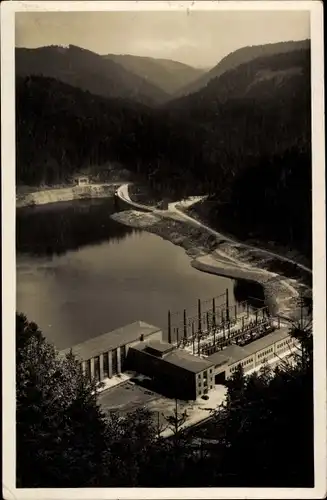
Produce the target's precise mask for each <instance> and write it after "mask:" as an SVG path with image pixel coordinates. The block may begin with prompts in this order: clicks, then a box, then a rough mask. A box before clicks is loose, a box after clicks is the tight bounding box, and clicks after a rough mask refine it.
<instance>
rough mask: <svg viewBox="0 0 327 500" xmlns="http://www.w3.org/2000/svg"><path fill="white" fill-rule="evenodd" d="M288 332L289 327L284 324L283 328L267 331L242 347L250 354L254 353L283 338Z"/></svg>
mask: <svg viewBox="0 0 327 500" xmlns="http://www.w3.org/2000/svg"><path fill="white" fill-rule="evenodd" d="M289 334H290V333H289V328H288V327H287V326H285V327H283V328H280V329H279V330H275V331H273V332H271V333H268V335H265V336H264V337H261V338H260V339H257V340H254V341H253V342H251V343H250V344H247V345H245V346H243V349H245V350H246V351H247V352H248V353H249V354H248V355H249V356H250V355H251V354H255V353H256V352H258V351H261V350H262V349H265V348H266V347H269V346H270V345H272V344H275V343H276V342H278V341H280V340H283V339H285V338H286V337H288V336H289Z"/></svg>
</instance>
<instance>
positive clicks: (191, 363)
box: [133, 342, 214, 373]
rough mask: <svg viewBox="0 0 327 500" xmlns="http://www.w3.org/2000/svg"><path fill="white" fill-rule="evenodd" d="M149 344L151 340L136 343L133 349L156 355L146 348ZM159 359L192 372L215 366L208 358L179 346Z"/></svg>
mask: <svg viewBox="0 0 327 500" xmlns="http://www.w3.org/2000/svg"><path fill="white" fill-rule="evenodd" d="M149 344H150V342H140V343H139V344H136V345H134V346H133V349H136V350H137V351H143V352H145V354H147V355H148V356H154V357H155V355H154V354H151V353H150V352H149V351H147V350H146V348H147V347H148V346H149ZM168 345H170V344H168ZM159 359H160V360H161V362H162V363H169V364H171V365H174V366H178V367H179V368H182V369H184V370H187V371H189V372H192V373H198V372H202V371H203V370H206V369H207V368H211V367H213V366H214V364H213V363H212V362H211V361H210V360H208V359H203V358H200V357H198V356H193V354H190V353H188V352H187V351H185V350H184V349H177V348H175V349H174V351H173V352H170V353H169V354H167V355H166V356H165V357H163V358H159Z"/></svg>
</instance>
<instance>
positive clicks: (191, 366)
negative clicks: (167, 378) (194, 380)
mask: <svg viewBox="0 0 327 500" xmlns="http://www.w3.org/2000/svg"><path fill="white" fill-rule="evenodd" d="M163 360H164V361H166V362H167V363H170V364H172V365H175V366H179V367H180V368H183V369H184V370H187V371H189V372H193V373H198V372H202V371H203V370H206V369H207V368H211V367H212V366H214V364H213V363H212V362H211V361H209V360H208V359H203V358H200V357H198V356H193V354H189V353H188V352H187V351H185V350H183V349H176V350H175V351H173V352H172V353H169V354H167V356H165V357H164V358H163Z"/></svg>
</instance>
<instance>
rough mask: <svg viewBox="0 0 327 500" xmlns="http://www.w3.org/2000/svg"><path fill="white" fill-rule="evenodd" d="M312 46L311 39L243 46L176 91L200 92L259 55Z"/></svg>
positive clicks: (281, 52)
mask: <svg viewBox="0 0 327 500" xmlns="http://www.w3.org/2000/svg"><path fill="white" fill-rule="evenodd" d="M309 47H310V41H309V40H301V41H299V42H292V41H290V42H279V43H270V44H265V45H253V46H250V47H242V48H241V49H238V50H235V51H234V52H231V53H230V54H228V55H227V56H225V57H223V59H221V61H219V63H218V64H217V65H216V66H214V67H213V68H212V69H211V70H210V71H208V72H206V73H204V74H203V75H201V76H200V77H199V78H197V79H196V80H195V81H193V82H191V83H190V84H189V85H185V87H183V88H181V89H180V90H179V91H178V92H176V97H177V96H183V95H189V94H193V93H194V92H198V91H199V90H201V89H202V88H204V87H205V86H206V85H207V84H208V83H209V82H210V80H213V79H214V78H218V77H220V76H221V75H222V74H223V73H225V72H226V71H230V70H231V69H235V68H237V67H238V66H240V65H241V64H244V63H248V62H250V61H253V60H254V59H257V58H258V57H267V56H272V55H276V54H283V53H287V52H293V51H294V50H302V49H308V48H309Z"/></svg>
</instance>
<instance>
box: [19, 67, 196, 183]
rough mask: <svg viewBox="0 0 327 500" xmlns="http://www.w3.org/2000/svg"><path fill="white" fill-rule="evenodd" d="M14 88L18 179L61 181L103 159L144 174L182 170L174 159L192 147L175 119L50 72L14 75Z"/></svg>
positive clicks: (25, 180) (181, 156)
mask: <svg viewBox="0 0 327 500" xmlns="http://www.w3.org/2000/svg"><path fill="white" fill-rule="evenodd" d="M16 89H17V93H16V109H17V123H16V128H17V135H16V138H17V182H18V184H20V183H25V184H30V185H37V184H40V183H47V184H55V183H58V182H64V181H67V180H69V178H70V177H71V175H72V174H73V173H74V172H75V171H78V170H80V169H81V168H82V167H85V166H91V167H92V165H100V164H101V163H103V162H105V161H107V160H117V161H119V162H121V163H123V164H124V165H125V166H128V167H130V169H131V170H134V171H136V172H143V173H144V175H150V176H151V174H155V172H156V171H157V172H158V176H159V174H160V175H161V176H163V177H165V176H166V175H167V172H168V174H171V175H172V176H174V175H175V176H179V177H181V178H182V176H183V175H184V173H183V172H182V171H181V170H180V165H181V164H182V161H183V158H187V156H185V152H186V154H188V159H189V160H190V159H191V156H192V152H191V151H190V142H189V138H188V135H187V133H186V132H187V131H184V130H183V128H181V127H179V126H178V125H176V124H175V123H176V120H174V119H171V121H170V122H169V123H168V121H167V119H166V117H165V116H164V115H162V114H161V113H160V112H159V113H157V112H156V111H155V110H153V109H151V108H148V107H146V106H143V105H141V104H138V103H135V102H134V103H131V102H130V101H126V100H123V99H105V98H101V97H99V96H95V95H92V94H90V93H89V92H84V91H82V90H80V89H78V88H76V87H72V86H70V85H67V84H64V83H62V82H59V81H57V80H55V79H52V78H44V77H37V76H35V77H26V78H17V85H16ZM191 136H192V134H191ZM167 182H169V177H167Z"/></svg>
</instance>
